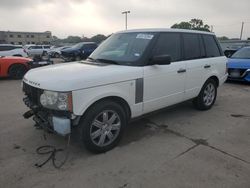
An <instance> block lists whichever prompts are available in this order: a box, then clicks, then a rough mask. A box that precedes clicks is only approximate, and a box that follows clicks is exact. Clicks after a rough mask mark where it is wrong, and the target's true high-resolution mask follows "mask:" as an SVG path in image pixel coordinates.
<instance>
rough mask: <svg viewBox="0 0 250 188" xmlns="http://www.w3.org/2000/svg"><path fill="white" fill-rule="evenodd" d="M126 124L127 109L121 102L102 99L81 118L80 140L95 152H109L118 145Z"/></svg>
mask: <svg viewBox="0 0 250 188" xmlns="http://www.w3.org/2000/svg"><path fill="white" fill-rule="evenodd" d="M105 119H106V120H105ZM111 122H113V123H111ZM126 125H127V118H126V115H125V111H124V109H123V108H122V107H121V106H120V105H119V104H117V103H115V102H112V101H110V100H107V101H101V102H98V103H96V104H94V105H93V106H92V107H90V109H89V110H87V112H86V113H85V115H84V116H83V118H82V119H81V120H80V123H79V130H78V131H79V132H80V140H81V142H82V143H83V144H84V145H85V147H86V148H87V149H88V150H89V151H91V152H93V153H103V152H107V151H109V150H111V149H113V148H114V147H115V146H117V144H118V143H119V141H120V140H121V138H122V135H123V132H124V128H125V127H126Z"/></svg>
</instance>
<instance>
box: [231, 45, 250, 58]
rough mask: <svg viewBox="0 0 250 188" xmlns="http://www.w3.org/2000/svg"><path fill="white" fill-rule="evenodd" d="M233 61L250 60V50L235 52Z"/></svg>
mask: <svg viewBox="0 0 250 188" xmlns="http://www.w3.org/2000/svg"><path fill="white" fill-rule="evenodd" d="M231 58H233V59H250V48H242V49H240V50H238V51H237V52H235V53H234V54H233V55H232V57H231Z"/></svg>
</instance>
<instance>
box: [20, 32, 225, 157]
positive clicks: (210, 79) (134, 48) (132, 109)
mask: <svg viewBox="0 0 250 188" xmlns="http://www.w3.org/2000/svg"><path fill="white" fill-rule="evenodd" d="M226 78H227V70H226V57H225V56H224V55H223V53H222V51H221V48H220V46H219V44H218V42H217V40H216V37H215V35H214V34H213V33H209V32H200V31H191V30H175V29H143V30H127V31H122V32H117V33H115V34H113V35H112V36H110V37H109V38H108V39H107V40H106V41H104V42H103V43H102V44H101V45H100V46H99V47H98V48H97V49H96V50H95V51H94V52H93V53H92V54H91V55H90V56H89V58H88V59H87V60H86V61H79V62H72V63H67V64H57V65H51V66H46V67H42V68H37V69H33V70H30V71H29V72H28V73H26V75H25V76H24V79H23V91H24V92H25V98H24V102H25V104H26V105H27V106H28V107H29V108H30V109H31V110H29V111H28V112H26V113H25V114H24V117H25V118H29V117H31V116H33V119H34V120H35V122H36V124H37V125H40V126H42V127H44V128H48V129H50V130H53V131H54V132H56V133H59V134H61V135H67V134H71V133H72V132H74V131H76V132H77V133H78V136H79V137H80V139H81V142H82V143H84V145H85V146H86V147H87V149H89V150H91V151H93V152H105V151H108V150H110V149H112V148H113V147H115V146H116V145H117V144H118V142H119V140H120V139H121V137H122V134H123V132H124V128H125V127H126V124H127V123H128V122H129V120H130V119H132V118H135V117H138V116H141V115H143V114H146V113H149V112H152V111H155V110H158V109H161V108H164V107H167V106H170V105H173V104H176V103H180V102H182V101H185V100H189V99H193V103H194V106H195V107H196V108H198V109H200V110H208V109H210V108H211V107H212V106H213V104H214V102H215V100H216V95H217V88H218V87H219V86H220V85H221V84H222V83H223V82H224V81H225V80H226Z"/></svg>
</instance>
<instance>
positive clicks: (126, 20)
mask: <svg viewBox="0 0 250 188" xmlns="http://www.w3.org/2000/svg"><path fill="white" fill-rule="evenodd" d="M129 13H130V11H129V10H127V11H123V12H122V14H125V29H126V30H127V29H128V14H129Z"/></svg>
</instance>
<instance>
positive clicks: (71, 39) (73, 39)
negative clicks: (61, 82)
mask: <svg viewBox="0 0 250 188" xmlns="http://www.w3.org/2000/svg"><path fill="white" fill-rule="evenodd" d="M171 28H175V29H190V30H198V31H207V32H212V31H211V28H210V26H209V25H208V24H205V23H204V22H203V20H201V19H197V18H194V19H191V20H190V21H182V22H180V23H175V24H174V25H172V26H171ZM109 36H110V35H108V36H105V35H103V34H98V35H95V36H93V37H90V38H88V37H85V36H82V37H79V36H68V37H67V38H64V39H59V38H58V37H56V36H53V43H54V44H60V43H78V42H96V43H98V44H99V43H101V42H102V41H104V40H105V39H107V38H108V37H109ZM218 39H219V40H228V39H229V38H228V37H226V36H222V37H218Z"/></svg>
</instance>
